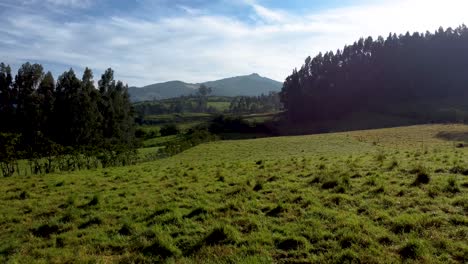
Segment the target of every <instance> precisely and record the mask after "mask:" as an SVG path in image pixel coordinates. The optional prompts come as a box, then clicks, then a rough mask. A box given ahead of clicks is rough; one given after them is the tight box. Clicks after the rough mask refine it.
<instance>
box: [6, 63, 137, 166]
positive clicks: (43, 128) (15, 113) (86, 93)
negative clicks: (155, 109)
mask: <svg viewBox="0 0 468 264" xmlns="http://www.w3.org/2000/svg"><path fill="white" fill-rule="evenodd" d="M127 89H128V86H127V85H124V84H123V83H122V82H121V81H116V80H114V72H113V70H112V69H108V70H106V71H105V72H104V74H102V76H101V79H100V80H99V81H98V82H97V87H96V86H95V81H94V79H93V73H92V71H91V70H90V69H89V68H86V69H85V70H84V73H83V76H82V77H81V78H79V77H78V76H77V75H76V74H75V72H74V71H73V69H70V70H68V71H66V72H64V73H63V74H62V75H60V76H59V77H58V79H57V80H55V79H54V77H53V75H52V73H51V72H47V73H45V72H44V69H43V67H42V65H40V64H31V63H25V64H23V65H22V66H21V67H20V68H19V69H18V72H17V74H16V75H15V76H14V75H13V74H12V72H11V67H10V66H8V65H5V64H4V63H1V64H0V124H1V126H0V152H1V153H2V154H0V155H1V156H0V161H2V162H3V165H4V167H5V166H6V165H5V164H6V163H8V162H9V161H10V163H9V164H10V166H12V165H11V164H14V163H12V162H11V161H15V160H18V159H38V160H39V159H40V158H43V157H50V158H52V157H58V156H60V155H65V154H71V153H80V154H81V155H86V156H95V157H99V156H101V155H103V152H108V153H117V152H118V153H123V152H126V151H127V150H131V149H133V148H134V147H135V144H136V141H135V122H134V113H133V108H132V105H131V103H130V100H129V95H128V92H127ZM108 159H111V158H109V157H108ZM101 161H104V159H101ZM49 169H50V168H49ZM10 170H11V169H10ZM4 172H5V171H4ZM4 174H5V173H4Z"/></svg>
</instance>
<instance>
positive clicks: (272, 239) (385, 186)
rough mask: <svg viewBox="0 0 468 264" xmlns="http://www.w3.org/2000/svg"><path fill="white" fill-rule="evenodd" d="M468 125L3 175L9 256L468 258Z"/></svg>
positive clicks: (0, 251)
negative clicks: (66, 170)
mask: <svg viewBox="0 0 468 264" xmlns="http://www.w3.org/2000/svg"><path fill="white" fill-rule="evenodd" d="M467 140H468V126H461V125H432V126H429V125H428V126H413V127H402V128H392V129H381V130H370V131H357V132H349V133H337V134H328V135H312V136H299V137H280V138H266V139H257V140H245V141H223V142H215V143H209V144H204V145H200V146H198V147H195V148H193V149H190V150H188V151H186V152H184V153H182V154H179V155H177V156H174V157H172V158H169V159H165V160H160V161H156V162H150V163H144V164H140V165H137V166H132V167H123V168H112V169H103V170H95V171H83V172H75V173H66V174H54V175H46V176H42V177H12V178H2V179H0V230H1V232H0V241H1V243H0V262H2V263H3V262H11V263H33V262H42V263H63V262H98V263H113V262H120V263H145V262H147V263H154V262H160V261H161V262H170V263H271V262H278V263H346V262H352V263H359V262H361V263H398V262H401V261H410V262H412V261H416V262H420V263H466V262H468V244H467V243H466V241H468V177H467V176H465V175H468V158H467V154H468V148H465V147H464V142H465V141H467Z"/></svg>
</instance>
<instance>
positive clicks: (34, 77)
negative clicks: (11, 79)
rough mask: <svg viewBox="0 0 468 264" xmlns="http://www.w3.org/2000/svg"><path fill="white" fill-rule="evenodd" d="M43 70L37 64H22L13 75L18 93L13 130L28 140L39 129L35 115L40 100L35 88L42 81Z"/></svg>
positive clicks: (38, 108)
mask: <svg viewBox="0 0 468 264" xmlns="http://www.w3.org/2000/svg"><path fill="white" fill-rule="evenodd" d="M43 76H44V71H43V68H42V66H41V65H39V64H30V63H29V62H28V63H25V64H23V65H22V66H21V67H20V68H19V70H18V74H17V75H16V77H15V83H14V89H15V92H16V93H17V94H18V96H17V100H16V115H15V117H16V119H15V121H16V122H15V124H14V126H15V130H17V131H20V132H21V133H22V134H23V139H24V140H25V141H26V142H28V141H31V140H32V138H33V137H34V134H35V133H36V132H37V131H38V130H39V127H40V124H39V121H40V120H38V119H37V118H36V117H37V116H38V114H39V111H40V102H39V98H38V96H37V94H36V90H37V88H38V87H39V84H40V83H41V81H42V78H43Z"/></svg>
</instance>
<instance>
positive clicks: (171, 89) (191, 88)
mask: <svg viewBox="0 0 468 264" xmlns="http://www.w3.org/2000/svg"><path fill="white" fill-rule="evenodd" d="M201 84H205V85H206V86H208V87H211V88H212V89H213V92H212V95H216V96H258V95H261V94H268V93H269V92H271V91H276V92H278V91H280V90H281V87H282V83H280V82H277V81H274V80H272V79H269V78H266V77H262V76H260V75H258V74H255V73H254V74H251V75H245V76H237V77H231V78H226V79H221V80H217V81H209V82H205V83H197V84H191V83H185V82H181V81H171V82H165V83H157V84H152V85H148V86H145V87H142V88H137V87H131V88H129V93H130V97H131V100H132V101H133V102H140V101H149V100H154V99H157V100H160V99H167V98H172V97H178V96H182V95H190V94H193V93H194V92H195V91H196V89H197V88H198V87H200V85H201Z"/></svg>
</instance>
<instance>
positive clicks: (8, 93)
mask: <svg viewBox="0 0 468 264" xmlns="http://www.w3.org/2000/svg"><path fill="white" fill-rule="evenodd" d="M12 86H13V78H12V76H11V68H10V66H8V65H5V64H4V63H0V132H1V131H3V132H6V131H10V130H11V129H12V128H13V127H12V123H13V122H14V113H15V109H14V107H13V105H14V103H15V94H14V93H13V90H12V88H13V87H12Z"/></svg>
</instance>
